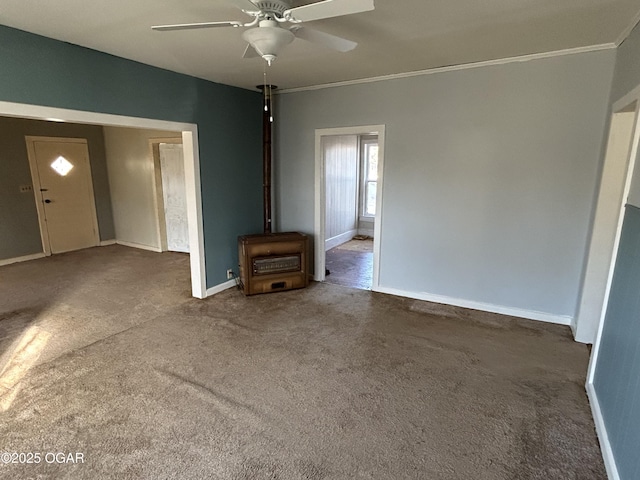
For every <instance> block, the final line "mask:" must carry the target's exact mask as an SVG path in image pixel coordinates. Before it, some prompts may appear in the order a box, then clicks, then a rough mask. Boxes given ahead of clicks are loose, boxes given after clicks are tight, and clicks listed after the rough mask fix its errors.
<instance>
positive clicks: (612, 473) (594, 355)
mask: <svg viewBox="0 0 640 480" xmlns="http://www.w3.org/2000/svg"><path fill="white" fill-rule="evenodd" d="M634 102H636V105H635V115H636V117H635V120H634V122H635V123H634V126H633V140H632V144H631V151H630V153H629V164H628V167H627V174H626V178H625V180H624V193H623V195H622V205H621V206H620V214H619V217H618V224H617V227H616V234H615V241H614V246H613V255H612V256H611V263H610V265H609V273H608V276H607V286H606V290H605V296H604V302H603V305H602V311H601V313H600V321H599V324H598V333H597V334H596V341H595V343H594V345H593V350H592V352H591V358H590V359H589V369H588V370H587V382H586V385H585V387H586V389H587V394H588V397H589V403H590V404H591V411H592V413H593V417H594V421H595V425H596V433H597V435H598V440H599V441H600V449H601V451H602V457H603V459H604V464H605V468H606V470H607V476H608V477H609V478H610V479H611V480H619V479H620V475H619V472H618V468H617V465H616V460H615V457H614V455H613V449H612V446H611V442H610V441H609V435H608V432H607V427H606V424H605V422H604V418H603V417H602V412H601V410H600V404H599V401H598V394H597V391H596V388H595V384H594V380H595V373H596V366H597V364H598V356H599V355H600V346H601V342H602V332H603V330H604V320H605V318H606V315H607V307H608V306H609V296H610V294H611V283H612V281H613V273H614V270H615V265H616V260H617V259H618V250H619V248H620V236H621V233H622V224H623V222H624V210H625V207H626V203H627V199H628V197H629V191H630V189H631V180H632V179H633V173H634V169H635V165H636V157H637V155H638V148H639V144H640V122H639V119H638V116H639V114H640V85H639V86H637V87H636V88H634V89H633V90H632V91H631V92H629V93H628V94H626V95H625V96H624V97H622V98H621V99H620V100H618V101H616V102H615V103H614V104H613V106H612V109H611V116H613V115H615V114H616V113H619V112H622V111H624V110H625V109H626V108H627V107H629V106H630V105H632V104H633V103H634Z"/></svg>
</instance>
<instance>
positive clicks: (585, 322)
mask: <svg viewBox="0 0 640 480" xmlns="http://www.w3.org/2000/svg"><path fill="white" fill-rule="evenodd" d="M638 106H639V104H638V101H633V102H631V103H629V104H626V105H624V107H622V108H617V109H614V111H613V114H612V116H611V122H610V126H609V136H608V140H607V149H606V152H605V159H604V166H603V170H602V178H601V180H600V190H599V192H598V199H597V204H596V211H595V217H594V220H593V228H592V233H591V242H590V245H589V250H588V253H587V262H586V268H585V273H584V277H583V282H582V291H581V296H580V301H579V303H578V309H577V314H576V320H575V324H574V325H573V329H574V335H575V339H576V341H578V342H583V343H594V342H595V339H596V334H597V331H598V326H599V324H600V322H601V317H602V316H603V313H604V310H605V308H606V299H607V288H608V287H607V285H608V282H609V279H608V274H609V272H610V270H611V268H612V265H613V262H614V259H615V253H616V249H617V243H618V241H619V235H620V230H621V228H622V217H623V212H624V207H625V203H626V201H627V196H628V194H629V187H630V181H631V177H632V173H633V166H634V160H635V152H634V151H633V150H634V148H633V147H634V143H635V142H634V136H637V133H636V129H637V128H636V125H637V120H638Z"/></svg>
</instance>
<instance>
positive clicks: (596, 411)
mask: <svg viewBox="0 0 640 480" xmlns="http://www.w3.org/2000/svg"><path fill="white" fill-rule="evenodd" d="M586 387H587V396H588V397H589V404H590V405H591V413H592V414H593V421H594V423H595V424H596V433H597V434H598V440H599V441H600V450H601V451H602V459H603V460H604V466H605V468H606V469H607V476H608V477H609V480H620V474H619V473H618V467H617V466H616V459H615V457H614V456H613V449H612V448H611V443H610V442H609V435H608V434H607V427H606V425H605V423H604V417H603V416H602V410H600V402H599V401H598V394H597V393H596V389H595V387H594V386H593V383H587V385H586Z"/></svg>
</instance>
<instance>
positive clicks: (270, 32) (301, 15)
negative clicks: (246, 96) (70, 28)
mask: <svg viewBox="0 0 640 480" xmlns="http://www.w3.org/2000/svg"><path fill="white" fill-rule="evenodd" d="M231 1H232V3H234V4H235V5H236V6H237V7H238V8H240V9H241V10H242V11H243V12H244V13H246V14H247V15H249V16H251V17H253V20H252V21H251V22H248V23H242V22H237V21H227V22H202V23H181V24H175V25H156V26H153V27H151V28H152V29H153V30H157V31H168V30H189V29H196V28H215V27H236V28H237V27H252V28H249V30H246V31H245V32H243V34H242V38H244V39H245V40H246V41H247V42H248V45H247V48H246V49H245V51H244V55H243V58H250V57H256V56H260V57H262V58H263V59H264V60H265V61H266V62H267V63H268V64H269V65H271V62H273V61H274V60H275V59H276V58H277V56H278V53H280V50H281V49H282V48H284V47H285V46H287V45H288V44H290V43H291V42H292V41H293V40H294V39H295V38H296V37H297V38H302V39H303V40H307V41H310V42H314V43H319V44H322V45H324V46H326V47H329V48H331V49H333V50H337V51H339V52H348V51H349V50H353V49H354V48H355V47H356V45H357V43H356V42H353V41H351V40H347V39H345V38H341V37H337V36H335V35H331V34H328V33H324V32H320V31H318V30H313V29H311V28H308V27H303V26H301V25H300V24H301V23H303V22H310V21H313V20H321V19H324V18H331V17H339V16H342V15H350V14H352V13H361V12H367V11H369V10H373V9H374V8H375V7H374V4H373V2H374V0H323V1H320V2H315V3H311V4H308V5H302V6H300V7H295V8H291V6H290V0H231ZM284 23H292V24H293V25H292V26H291V27H289V28H284V27H282V26H281V24H284Z"/></svg>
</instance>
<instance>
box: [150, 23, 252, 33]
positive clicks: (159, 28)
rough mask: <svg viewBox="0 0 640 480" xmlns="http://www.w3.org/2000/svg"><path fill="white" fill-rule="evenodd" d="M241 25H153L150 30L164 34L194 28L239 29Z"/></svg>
mask: <svg viewBox="0 0 640 480" xmlns="http://www.w3.org/2000/svg"><path fill="white" fill-rule="evenodd" d="M242 25H243V23H242V22H202V23H177V24H175V25H154V26H153V27H151V29H152V30H156V31H158V32H166V31H169V30H194V29H196V28H215V27H241V26H242Z"/></svg>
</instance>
